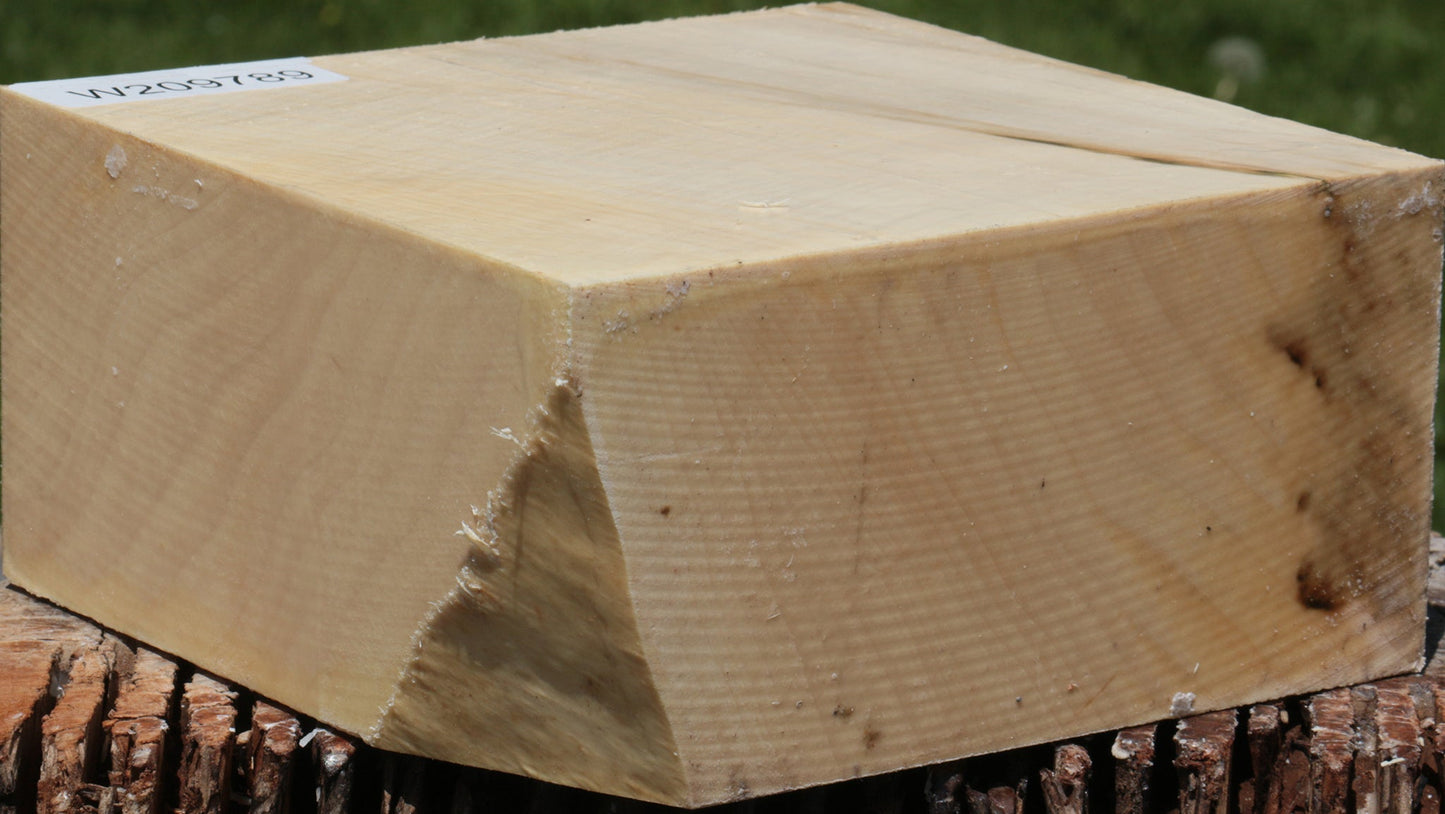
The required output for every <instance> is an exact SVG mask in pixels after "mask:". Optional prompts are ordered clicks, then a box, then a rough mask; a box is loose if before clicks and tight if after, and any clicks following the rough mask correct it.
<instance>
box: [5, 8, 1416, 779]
mask: <svg viewBox="0 0 1445 814" xmlns="http://www.w3.org/2000/svg"><path fill="white" fill-rule="evenodd" d="M282 65H285V66H287V67H280V66H278V65H262V66H260V67H257V66H249V67H247V68H245V69H242V70H237V69H232V68H221V69H215V70H210V69H206V70H196V71H180V72H171V73H168V74H163V75H162V76H161V77H160V78H157V77H142V78H131V79H126V80H114V81H108V82H107V81H100V80H95V81H93V82H89V83H81V84H79V85H69V86H65V87H64V88H61V89H60V90H59V91H57V92H58V93H59V94H60V96H58V97H56V96H51V97H48V98H51V99H52V101H42V100H41V99H38V98H36V95H44V92H45V90H46V89H45V88H36V87H24V86H17V87H14V88H11V89H9V90H6V91H3V92H0V185H3V196H0V229H3V233H0V237H3V240H0V264H3V277H0V286H3V297H0V302H3V332H4V334H3V370H4V381H3V387H4V390H3V399H4V406H5V409H4V414H3V420H4V427H3V443H4V449H3V453H4V461H5V480H4V501H5V504H4V524H5V527H4V538H5V542H6V569H7V571H8V572H9V574H10V576H11V577H12V578H13V579H14V580H15V582H17V583H18V584H20V585H22V586H25V587H26V588H27V589H29V590H31V591H34V592H36V593H38V594H40V595H43V596H46V597H50V598H53V599H55V600H57V601H58V602H61V603H63V604H65V605H67V606H69V607H71V608H74V609H75V610H77V611H79V612H81V613H83V614H86V615H88V616H91V617H93V618H95V619H97V620H100V621H102V622H104V623H105V624H107V625H110V626H113V627H115V628H116V629H118V630H121V631H123V632H125V633H127V634H129V635H133V636H136V637H138V638H139V639H141V640H143V641H145V642H148V643H150V644H152V645H154V646H156V647H158V648H161V649H163V650H166V651H167V652H172V653H175V654H176V655H177V656H179V657H181V658H184V659H186V660H189V661H192V662H194V663H196V664H198V665H200V666H202V667H204V668H205V669H206V670H209V671H213V672H214V673H216V674H218V675H222V676H225V677H226V678H228V679H229V680H232V681H234V682H237V683H239V684H242V685H245V686H247V687H249V688H252V689H254V690H255V691H256V692H258V693H260V694H263V695H264V696H266V697H268V698H273V699H275V700H276V701H277V702H278V703H281V704H284V705H286V706H287V707H289V708H291V709H294V710H296V711H298V712H300V713H304V714H307V715H311V716H315V717H317V718H319V719H320V720H322V721H324V722H326V723H327V724H328V725H329V726H332V727H334V728H336V729H338V730H342V731H346V732H350V733H355V734H358V735H360V736H361V737H363V738H364V739H365V740H366V741H367V742H369V743H372V744H376V745H379V746H383V747H385V748H388V749H395V750H399V751H406V752H412V753H416V754H420V755H426V756H431V757H437V758H442V759H445V760H450V761H455V762H461V763H468V764H473V765H480V766H485V767H489V768H495V769H501V770H505V771H509V772H517V773H525V774H530V775H534V776H537V777H540V778H544V779H546V780H549V781H553V782H556V783H561V784H567V785H574V786H581V787H586V788H592V789H598V790H602V791H606V792H609V793H615V794H622V795H628V796H632V797H638V798H644V799H648V800H655V801H661V802H666V803H672V804H680V805H688V806H699V805H704V804H708V803H714V802H718V801H723V800H727V799H733V798H740V797H749V796H754V795H758V794H763V793H767V792H773V791H778V790H782V789H788V788H794V787H799V786H805V785H810V784H817V783H823V782H827V781H832V780H837V779H840V778H847V777H853V776H858V775H867V774H875V773H880V772H886V771H891V770H895V769H898V768H900V767H903V766H910V765H919V764H924V763H931V762H937V761H942V760H946V759H952V758H957V757H960V756H963V755H966V754H976V753H980V752H986V751H991V750H998V749H1004V748H1009V747H1014V746H1018V745H1022V744H1028V743H1041V742H1048V741H1053V740H1057V739H1060V738H1064V737H1067V736H1071V735H1075V734H1078V733H1084V732H1095V731H1101V730H1105V729H1110V728H1117V727H1123V726H1130V725H1136V724H1140V723H1143V722H1147V721H1150V720H1157V719H1160V718H1163V717H1168V716H1179V715H1185V714H1192V713H1202V712H1205V711H1208V710H1214V709H1219V708H1224V707H1229V706H1234V705H1240V704H1248V703H1253V702H1257V701H1261V700H1265V699H1271V698H1278V697H1282V696H1286V695H1290V694H1293V693H1300V692H1312V691H1315V690H1318V689H1321V688H1325V687H1333V686H1341V685H1346V684H1350V683H1354V682H1358V681H1362V680H1366V679H1371V678H1376V677H1380V676H1383V675H1386V674H1393V673H1398V672H1401V671H1404V670H1407V669H1410V668H1412V667H1415V666H1417V665H1418V664H1419V663H1420V659H1421V639H1422V635H1421V631H1422V629H1423V623H1424V614H1425V605H1424V597H1423V594H1424V580H1425V557H1426V524H1427V518H1428V511H1427V507H1428V500H1429V484H1430V473H1431V432H1430V430H1431V414H1432V413H1431V410H1432V403H1433V394H1434V387H1435V373H1436V365H1437V336H1438V314H1437V311H1438V303H1439V283H1438V272H1439V270H1440V262H1441V235H1440V223H1441V193H1442V189H1445V175H1442V166H1441V165H1440V164H1439V163H1437V162H1434V161H1430V160H1427V159H1423V158H1421V157H1418V156H1414V155H1410V154H1408V153H1404V152H1401V151H1399V150H1394V149H1389V148H1385V147H1380V146H1376V145H1371V144H1368V143H1365V142H1361V141H1358V140H1355V139H1351V138H1347V137H1344V136H1338V135H1334V134H1330V133H1326V132H1322V131H1319V130H1316V129H1313V128H1309V127H1305V126H1302V125H1298V124H1294V123H1290V122H1284V121H1279V120H1276V119H1271V118H1267V117H1264V116H1260V115H1257V114H1253V113H1250V112H1246V111H1243V110H1239V109H1237V108H1233V107H1229V106H1227V105H1223V104H1220V103H1217V102H1214V101H1209V100H1203V99H1198V98H1193V97H1190V96H1187V95H1183V94H1180V93H1176V92H1172V91H1168V90H1165V89H1161V88H1157V87H1152V86H1149V85H1145V84H1141V83H1137V82H1132V81H1129V80H1126V79H1123V78H1120V77H1116V76H1110V75H1106V74H1102V73H1099V72H1096V71H1092V70H1086V69H1082V68H1077V67H1074V66H1070V65H1066V64H1063V63H1059V62H1056V61H1053V60H1049V59H1045V58H1042V57H1036V56H1032V55H1029V54H1024V53H1020V52H1018V51H1014V50H1011V49H1008V48H1004V47H1002V46H998V45H995V44H993V43H989V42H987V41H984V40H980V39H976V38H972V37H968V36H965V35H962V34H957V33H953V32H949V31H944V30H941V29H937V28H933V27H929V26H926V25H921V24H917V23H913V22H909V21H906V20H901V19H898V18H895V17H891V16H888V15H884V14H881V13H877V12H872V11H867V10H864V9H860V8H857V7H853V6H849V5H838V4H832V5H821V6H799V7H793V8H784V9H777V10H771V11H763V12H757V13H748V14H736V15H729V16H724V17H716V18H702V19H693V20H674V21H668V22H662V23H655V24H646V25H638V26H628V27H621V28H613V29H599V30H593V31H583V32H570V33H559V34H551V35H544V36H537V37H525V38H515V39H500V40H492V41H478V42H470V43H456V44H450V45H440V46H433V47H421V48H409V49H402V50H397V51H385V52H376V53H368V54H356V55H342V56H331V57H324V58H316V59H314V60H312V61H311V62H288V63H282ZM297 66H300V67H297ZM323 70H324V71H325V72H326V74H325V75H324V76H323V74H322V73H321V72H322V71H323ZM288 72H289V73H288ZM338 77H342V78H344V79H341V78H338ZM323 78H327V79H335V81H321V80H322V79H323ZM133 86H134V87H133ZM65 88H69V90H66V89H65ZM187 88H189V90H187ZM50 90H52V91H54V90H56V89H55V88H54V87H53V86H52V87H51V88H50ZM223 90H224V91H234V92H224V93H223V92H221V91H223ZM66 93H69V94H70V96H69V97H66V96H65V94H66ZM142 93H143V94H144V95H139V94H142ZM56 98H59V99H61V100H64V99H66V98H69V99H71V100H72V101H77V100H78V101H81V102H93V103H95V104H87V105H86V106H82V107H64V106H62V105H61V104H59V103H57V102H55V101H53V100H54V99H56ZM1332 788H1333V787H1332Z"/></svg>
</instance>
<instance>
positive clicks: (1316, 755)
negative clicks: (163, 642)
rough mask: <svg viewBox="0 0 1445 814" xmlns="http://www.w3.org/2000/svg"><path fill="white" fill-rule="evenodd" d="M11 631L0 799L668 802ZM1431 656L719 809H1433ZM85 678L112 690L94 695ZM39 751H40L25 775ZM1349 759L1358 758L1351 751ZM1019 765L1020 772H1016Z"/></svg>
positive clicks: (494, 806) (639, 810) (345, 813)
mask: <svg viewBox="0 0 1445 814" xmlns="http://www.w3.org/2000/svg"><path fill="white" fill-rule="evenodd" d="M17 637H18V638H17ZM21 644H24V645H25V646H24V647H12V648H10V649H9V650H6V651H4V652H6V653H24V654H27V655H26V656H25V657H24V658H16V659H13V660H9V661H0V699H14V698H20V699H21V701H20V702H18V704H16V702H13V701H12V700H5V703H8V704H11V706H10V707H4V708H0V709H4V710H5V711H6V714H7V717H5V718H4V720H5V721H7V722H9V723H7V724H6V725H7V726H8V727H9V729H7V730H5V731H6V732H8V733H9V734H8V735H7V737H9V738H10V741H9V742H10V743H12V744H14V747H13V748H12V749H11V750H10V751H7V752H6V753H4V754H3V755H0V778H18V784H17V785H13V786H8V787H5V788H4V789H0V814H30V812H37V811H70V812H76V813H77V814H156V812H158V811H161V810H163V808H162V807H163V806H164V805H165V804H166V801H167V800H179V801H180V806H179V809H178V810H179V811H182V812H213V811H222V810H224V811H225V812H226V814H236V812H238V811H241V810H246V811H248V812H283V813H284V812H288V811H289V812H296V811H305V812H310V811H315V812H316V813H317V814H350V813H351V812H361V811H372V812H376V811H380V812H384V813H385V814H484V813H485V812H492V811H518V812H526V814H553V812H562V811H579V812H599V814H600V813H601V812H606V814H644V813H645V812H659V811H664V810H669V809H666V808H664V807H657V806H651V805H647V804H642V803H638V802H635V801H632V800H626V799H621V798H611V797H606V796H602V795H596V794H591V793H587V792H581V791H578V790H575V789H568V788H564V787H560V786H552V785H547V784H542V783H537V782H535V781H528V780H524V779H521V778H516V777H511V776H507V775H502V774H498V773H495V772H488V771H482V770H474V769H465V768H461V767H457V766H451V765H448V764H443V763H438V762H435V761H428V760H422V759H416V758H409V757H405V756H400V755H393V754H389V753H384V752H379V751H377V750H374V749H372V748H370V747H366V746H364V745H361V744H360V743H359V742H358V741H356V740H355V739H353V738H350V737H347V736H345V735H341V734H338V733H335V732H333V731H330V730H327V729H324V728H320V727H315V726H314V722H311V721H309V720H308V719H305V718H301V717H297V716H295V715H293V714H292V713H290V712H288V711H286V710H284V709H283V708H281V707H278V706H276V705H275V704H272V703H270V702H269V701H266V700H264V699H261V700H257V701H255V702H254V703H253V704H251V705H250V710H251V711H250V724H249V727H248V728H247V730H246V732H245V733H243V736H242V737H239V738H238V737H236V736H235V734H234V733H233V732H232V731H231V729H232V727H234V725H235V721H236V718H237V711H238V710H237V707H236V698H237V696H238V695H244V691H239V690H236V689H232V688H230V687H228V686H227V685H225V684H224V683H221V682H218V681H217V680H215V679H213V678H210V677H207V676H204V675H198V674H194V673H193V671H192V669H191V668H190V667H189V666H188V665H184V664H180V665H178V664H177V663H176V662H175V661H173V660H172V659H170V658H169V657H167V656H164V655H162V654H160V653H157V652H155V651H152V650H149V649H147V648H144V647H138V648H134V649H132V648H131V647H130V646H128V645H127V644H126V643H124V642H123V641H120V640H118V639H116V638H113V637H111V636H108V635H106V634H103V633H102V632H101V631H98V630H97V629H95V628H94V627H92V626H90V625H88V624H86V623H84V622H82V621H80V620H78V619H75V618H74V617H71V616H69V615H68V614H65V613H63V612H61V611H57V610H55V609H54V608H51V607H50V606H48V605H45V604H44V603H40V602H36V601H35V600H32V599H29V598H27V597H24V596H23V595H20V594H18V593H15V592H14V591H12V590H8V589H0V645H5V646H7V647H8V646H9V645H21ZM37 653H38V654H41V655H40V656H36V655H35V654H37ZM37 659H38V661H37ZM37 663H39V664H40V665H42V666H43V667H44V669H43V670H42V669H39V668H37V667H36V666H35V665H36V664H37ZM52 664H53V665H55V669H54V670H53V671H52V669H51V665H52ZM1440 666H1441V665H1439V664H1431V665H1430V667H1429V669H1428V670H1427V671H1426V672H1425V673H1424V674H1422V675H1419V676H1407V677H1404V678H1399V679H1390V680H1386V681H1380V682H1374V683H1371V684H1366V685H1359V686H1356V687H1351V688H1344V689H1341V690H1333V691H1329V692H1324V693H1319V694H1316V695H1313V696H1309V697H1304V698H1292V699H1281V700H1279V701H1276V702H1271V703H1266V704H1256V705H1254V706H1252V707H1250V708H1247V709H1243V710H1237V711H1230V710H1225V711H1221V712H1215V713H1206V714H1203V715H1196V716H1192V717H1189V718H1185V719H1182V720H1179V721H1176V722H1165V723H1163V724H1162V725H1159V724H1150V725H1145V726H1140V727H1135V728H1132V729H1126V730H1122V731H1119V732H1116V733H1105V734H1101V735H1099V736H1095V737H1091V738H1087V739H1082V740H1079V741H1077V742H1070V743H1064V744H1059V745H1057V746H1055V747H1052V748H1049V749H1029V750H1020V751H1017V752H1011V753H1004V754H1000V755H996V756H989V757H984V758H977V759H970V760H963V761H953V762H949V763H944V764H937V765H934V766H931V767H928V768H927V769H919V770H911V771H907V772H898V773H890V774H885V775H881V776H877V777H871V778H862V779H858V780H853V781H849V782H845V783H840V784H834V785H831V786H823V787H819V788H815V789H808V790H801V791H797V792H792V793H789V794H785V795H780V796H777V797H774V798H772V799H769V800H761V801H754V800H747V801H742V802H738V803H734V804H731V805H728V806H725V807H723V808H722V809H720V812H722V813H723V814H760V813H761V812H767V813H768V814H780V813H781V814H823V813H824V812H828V814H910V813H911V812H920V811H921V812H926V813H927V814H964V813H965V812H967V814H974V812H984V814H1003V813H1004V812H1021V811H1022V812H1031V811H1032V812H1036V811H1047V812H1049V814H1075V812H1077V814H1084V812H1086V811H1088V809H1089V806H1090V805H1091V804H1092V805H1094V806H1096V807H1097V808H1096V810H1105V811H1107V810H1113V811H1116V812H1152V811H1164V810H1166V809H1167V808H1173V807H1174V803H1173V801H1172V799H1171V800H1170V802H1167V803H1166V802H1163V801H1154V802H1151V801H1150V799H1149V791H1150V790H1151V789H1154V790H1156V791H1158V792H1159V793H1160V794H1163V795H1166V796H1167V797H1170V798H1172V796H1173V793H1174V791H1175V790H1176V789H1177V791H1178V794H1179V798H1178V802H1179V805H1178V811H1179V812H1181V814H1182V812H1185V811H1203V812H1209V814H1215V813H1216V812H1223V811H1228V812H1231V813H1233V812H1238V814H1304V813H1305V812H1310V811H1319V812H1338V811H1353V812H1380V813H1381V814H1405V813H1406V812H1410V814H1413V813H1414V812H1420V813H1421V814H1440V810H1441V807H1440V782H1441V780H1440V767H1441V765H1442V763H1441V757H1442V754H1441V753H1442V751H1445V748H1442V747H1445V727H1442V726H1440V725H1439V724H1438V723H1437V722H1438V721H1440V720H1442V715H1441V711H1442V710H1441V706H1442V705H1445V689H1442V686H1441V684H1440V683H1439V680H1438V679H1437V678H1435V675H1436V673H1437V671H1438V670H1439V669H1440ZM181 676H184V677H186V679H187V681H186V684H185V690H186V693H185V696H186V697H185V699H184V700H182V699H179V698H177V680H178V678H179V677H181ZM41 678H43V680H41ZM98 685H99V686H108V687H110V688H111V691H110V692H109V693H99V694H98V693H97V692H96V687H97V686H98ZM22 689H23V690H24V691H23V692H21V690H22ZM7 693H8V694H7ZM1300 711H1303V713H1304V715H1303V717H1301V716H1300V714H1299V712H1300ZM1236 715H1237V716H1238V718H1237V720H1239V721H1240V722H1241V723H1242V724H1243V726H1242V727H1241V728H1240V729H1239V731H1238V733H1237V734H1238V735H1239V736H1238V737H1237V738H1236V737H1235V735H1236V731H1235V725H1234V724H1233V723H1231V721H1232V720H1235V716H1236ZM97 716H103V719H104V722H103V727H102V729H103V731H104V732H105V733H106V734H108V736H109V744H108V747H106V746H103V745H102V746H97V745H96V744H101V743H102V740H103V739H101V740H97V738H96V734H95V733H96V726H95V721H96V720H97ZM15 721H24V722H28V723H22V724H21V725H18V726H17V725H15V724H14V722H15ZM168 729H170V730H172V731H173V732H174V734H175V735H176V736H177V738H176V741H177V744H176V746H177V748H178V751H179V753H180V755H181V759H180V761H179V765H169V764H167V763H165V762H164V756H165V754H166V750H165V748H164V744H165V742H166V734H167V730H168ZM307 730H309V731H307ZM303 731H305V732H306V734H304V735H303V734H302V733H303ZM17 733H18V734H17ZM42 733H43V734H44V737H43V738H42ZM42 740H43V741H44V743H45V744H46V747H45V749H44V750H42V746H41V744H42ZM42 751H45V753H46V754H47V755H48V757H47V760H48V762H47V768H46V770H45V774H44V783H43V784H42V782H41V780H42V778H41V771H40V755H41V753H42ZM1160 753H1162V754H1164V755H1172V762H1170V761H1168V760H1166V762H1165V763H1164V764H1162V765H1156V764H1158V761H1157V760H1156V754H1160ZM1368 755H1373V758H1369V759H1368V764H1366V760H1367V758H1366V756H1368ZM233 759H234V761H235V763H234V764H233V765H232V767H231V768H230V769H227V768H225V765H226V763H227V761H228V760H233ZM27 761H28V762H27ZM27 767H28V768H27ZM1235 775H1237V776H1235ZM1025 776H1027V777H1037V778H1038V780H1039V782H1038V783H1037V784H1028V783H1023V782H1020V781H1021V780H1022V779H1023V778H1024V777H1025ZM232 789H234V790H235V793H233V792H232ZM42 791H43V792H44V793H43V794H42V793H41V792H42Z"/></svg>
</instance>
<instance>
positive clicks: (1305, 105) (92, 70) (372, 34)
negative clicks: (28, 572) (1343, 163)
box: [0, 0, 1445, 528]
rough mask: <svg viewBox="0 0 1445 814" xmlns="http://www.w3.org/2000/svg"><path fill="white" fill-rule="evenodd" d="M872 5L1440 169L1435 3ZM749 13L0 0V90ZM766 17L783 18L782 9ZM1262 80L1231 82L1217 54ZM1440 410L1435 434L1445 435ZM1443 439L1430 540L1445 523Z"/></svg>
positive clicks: (551, 6) (430, 0)
mask: <svg viewBox="0 0 1445 814" xmlns="http://www.w3.org/2000/svg"><path fill="white" fill-rule="evenodd" d="M864 4H866V5H871V6H873V7H875V8H878V9H881V10H884V11H889V12H893V13H896V14H902V15H906V16H909V17H913V18H916V19H920V20H926V21H929V22H933V23H937V24H939V25H944V26H948V27H950V28H956V29H959V30H961V31H967V32H969V33H973V34H980V35H982V36H985V37H988V38H990V39H994V40H997V41H999V42H1003V43H1007V44H1009V45H1015V46H1018V47H1021V48H1026V49H1029V50H1032V51H1037V52H1040V53H1044V54H1048V55H1050V56H1055V57H1059V58H1062V59H1066V60H1069V61H1072V62H1078V63H1081V64H1085V65H1091V66H1094V67H1097V68H1102V69H1104V70H1109V71H1114V72H1117V73H1122V74H1126V75H1128V76H1132V77H1134V78H1137V79H1144V80H1147V81H1151V82H1157V83H1159V84H1163V85H1168V86H1171V87H1175V88H1179V89H1181V90H1186V91H1189V92H1191V93H1198V94H1203V95H1216V94H1220V93H1222V94H1224V95H1226V96H1230V97H1231V100H1232V101H1233V102H1234V103H1236V104H1240V105H1243V106H1245V107H1250V108H1253V109H1256V110H1259V111H1262V112H1265V113H1269V114H1271V115H1275V116H1283V117H1286V118H1291V119H1295V120H1298V121H1302V122H1307V123H1310V124H1315V125H1319V126H1321V127H1326V128H1329V129H1331V130H1337V131H1340V132H1344V133H1349V134H1352V135H1356V136H1360V137H1363V138H1367V139H1371V140H1373V141H1378V142H1382V143H1385V144H1391V145H1396V146H1400V147H1403V148H1405V149H1408V150H1412V151H1414V152H1417V153H1423V154H1425V155H1430V156H1435V157H1445V0H1383V1H1380V2H1370V1H1369V0H1366V2H1361V1H1360V0H1199V1H1198V2H1188V0H1185V2H1180V3H1177V4H1174V3H1168V2H1161V0H1012V1H1011V2H1010V0H992V1H991V2H990V1H989V0H865V2H864ZM762 5H764V4H763V3H761V2H749V0H659V1H658V2H642V0H535V2H525V0H410V1H409V2H407V1H405V0H254V1H253V2H247V3H220V2H199V1H198V0H0V83H10V82H20V81H29V80H37V79H52V78H59V77H66V76H86V75H94V74H104V73H118V72H123V71H138V70H146V69H151V68H164V67H178V66H184V65H194V64H203V63H214V62H232V61H241V60H251V59H265V58H271V57H283V56H311V55H318V54H326V53H335V52H340V51H356V50H366V49H373V48H386V47H392V46H400V45H412V44H419V43H428V42H439V41H446V40H458V39H469V38H473V37H481V36H498V35H506V34H525V33H532V32H537V31H548V30H553V29H558V28H576V27H582V26H596V25H608V24H612V23H621V22H635V21H640V20H648V19H658V18H662V17H675V16H685V15H694V14H707V13H716V12H724V11H735V10H740V9H747V8H757V7H760V6H762ZM773 5H777V3H774V4H773ZM1233 37H1240V38H1244V39H1246V40H1248V41H1249V42H1250V43H1252V44H1253V45H1254V46H1257V48H1258V54H1259V55H1261V56H1262V57H1263V59H1264V65H1265V70H1264V71H1263V73H1262V74H1261V75H1260V76H1258V77H1257V79H1255V80H1254V81H1241V82H1238V83H1236V84H1237V92H1236V93H1234V94H1230V93H1229V90H1230V88H1229V85H1230V84H1231V83H1230V81H1229V80H1228V79H1227V78H1226V77H1225V75H1224V73H1223V72H1222V71H1221V69H1220V68H1219V67H1217V66H1216V65H1214V64H1212V63H1211V60H1210V57H1209V54H1210V49H1211V46H1214V45H1215V44H1216V43H1219V42H1220V41H1221V40H1225V39H1227V38H1233ZM1442 418H1445V411H1442V410H1440V409H1438V408H1437V411H1436V424H1437V426H1440V425H1441V424H1445V421H1442ZM1442 451H1445V445H1442V444H1441V441H1440V434H1439V433H1437V441H1436V457H1435V461H1436V463H1435V468H1436V473H1437V476H1436V495H1437V499H1436V510H1435V523H1436V528H1441V526H1442V521H1445V511H1442V505H1445V501H1442V500H1441V499H1440V498H1441V496H1442V494H1445V477H1442V476H1445V469H1442V460H1445V456H1442Z"/></svg>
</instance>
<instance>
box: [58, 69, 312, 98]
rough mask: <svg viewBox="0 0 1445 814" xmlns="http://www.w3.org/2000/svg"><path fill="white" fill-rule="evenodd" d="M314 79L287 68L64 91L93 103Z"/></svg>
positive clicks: (303, 72) (306, 72) (310, 75)
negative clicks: (109, 99)
mask: <svg viewBox="0 0 1445 814" xmlns="http://www.w3.org/2000/svg"><path fill="white" fill-rule="evenodd" d="M315 78H316V75H315V74H313V73H311V72H310V71H302V70H298V69H295V68H287V69H283V70H279V71H274V72H269V71H256V72H254V73H244V74H226V75H223V76H211V77H203V78H199V79H184V80H181V79H168V80H165V81H162V82H153V83H152V82H135V83H131V84H128V85H112V86H111V87H108V88H85V89H84V90H70V91H66V92H67V93H71V94H74V95H76V96H82V97H85V98H88V99H95V100H104V99H108V98H115V99H128V98H132V97H139V96H157V95H163V94H167V93H170V94H176V93H190V92H192V91H216V90H235V89H236V88H237V87H243V88H244V87H254V86H259V85H268V84H275V83H277V82H293V83H294V82H305V81H306V80H308V79H315Z"/></svg>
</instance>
